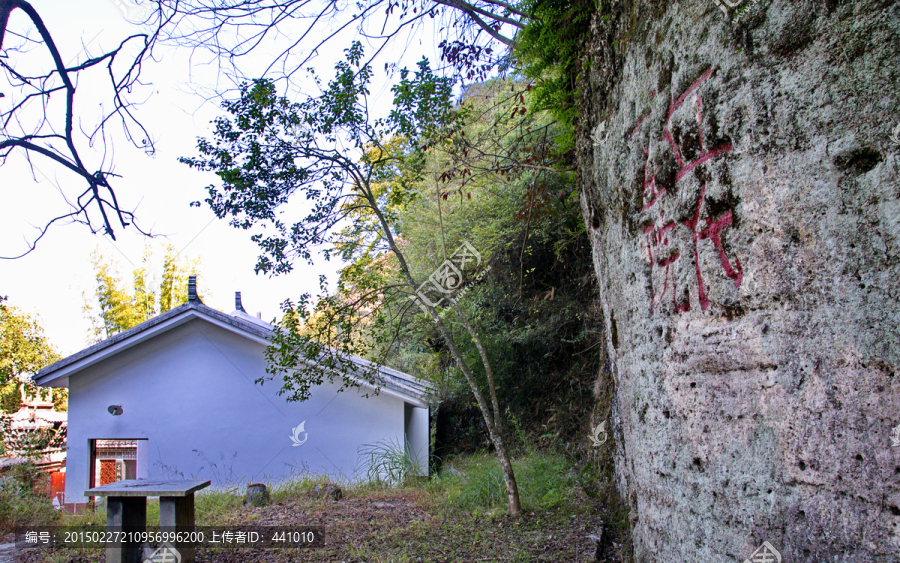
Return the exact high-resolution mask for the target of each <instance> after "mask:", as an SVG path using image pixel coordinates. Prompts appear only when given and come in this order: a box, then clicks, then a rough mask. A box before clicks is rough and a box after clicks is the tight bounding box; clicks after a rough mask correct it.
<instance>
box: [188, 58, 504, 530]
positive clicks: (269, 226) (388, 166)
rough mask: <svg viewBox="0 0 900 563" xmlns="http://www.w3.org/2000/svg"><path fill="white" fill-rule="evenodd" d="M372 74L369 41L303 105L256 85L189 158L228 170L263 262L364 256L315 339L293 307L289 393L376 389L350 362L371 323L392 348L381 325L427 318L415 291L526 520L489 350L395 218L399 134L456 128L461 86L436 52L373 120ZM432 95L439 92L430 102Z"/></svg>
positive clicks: (277, 366)
mask: <svg viewBox="0 0 900 563" xmlns="http://www.w3.org/2000/svg"><path fill="white" fill-rule="evenodd" d="M371 76H372V70H371V67H370V66H369V65H368V64H366V63H365V62H364V57H363V49H362V46H361V44H359V43H354V44H353V45H352V46H351V47H350V48H349V49H347V50H346V60H344V61H341V62H339V63H338V64H337V65H336V74H335V77H334V79H332V80H331V81H330V82H329V83H328V84H327V86H325V87H324V89H323V92H322V94H321V95H320V96H317V97H310V98H308V99H306V100H304V101H302V102H295V103H292V102H290V101H289V100H287V99H286V98H284V97H278V96H277V95H276V92H275V86H274V84H273V83H272V82H271V81H270V80H265V79H258V80H255V81H254V82H253V84H252V85H250V84H246V85H244V86H243V87H242V89H241V95H240V98H239V99H237V100H234V101H226V102H224V103H223V107H224V108H225V110H226V111H227V112H228V113H229V114H230V117H224V116H223V117H219V118H217V119H216V120H215V140H214V141H212V142H210V141H208V140H206V139H201V140H200V141H199V142H198V149H199V151H200V153H201V155H202V156H200V157H194V158H183V159H182V161H183V162H185V163H187V164H188V165H190V166H191V167H193V168H197V169H200V170H206V171H213V172H215V173H216V174H217V175H218V177H219V179H220V180H221V182H222V185H221V187H219V186H215V185H211V186H209V187H208V192H209V197H208V198H207V199H206V202H207V203H208V204H209V206H210V207H211V208H212V210H213V212H214V213H215V214H216V215H217V216H218V217H219V218H225V217H230V222H231V224H232V225H233V226H236V227H239V228H243V229H250V228H254V227H257V228H258V227H264V229H263V232H257V233H255V234H254V235H253V237H252V238H253V240H255V241H256V242H257V244H259V246H260V248H261V249H262V251H263V253H262V254H261V256H260V258H259V261H258V263H257V266H256V269H257V271H261V272H271V273H276V274H277V273H282V272H287V271H290V270H291V269H292V268H293V263H294V261H295V260H296V259H297V258H304V259H306V260H307V261H312V250H313V249H314V248H324V252H325V255H326V257H328V256H331V255H333V254H334V253H339V254H340V255H341V257H343V258H345V259H347V258H350V259H352V260H353V261H354V262H355V264H354V265H353V266H352V267H354V268H356V275H354V276H352V277H347V276H344V275H342V276H341V280H340V281H339V287H338V291H337V293H338V296H339V298H332V297H329V296H323V298H322V299H321V300H320V301H319V305H317V307H316V312H318V313H319V314H320V316H319V318H318V319H317V321H318V323H319V324H320V325H321V326H324V327H325V330H322V331H319V332H318V334H317V335H316V337H315V338H309V337H307V336H304V335H303V334H301V331H300V327H301V324H302V322H303V321H304V320H305V319H306V318H308V317H309V316H310V311H309V305H310V303H311V298H310V296H309V295H304V296H303V297H302V298H301V299H300V302H299V303H298V304H297V305H295V304H294V303H292V302H291V301H286V302H285V303H284V305H283V310H284V312H285V315H284V317H283V320H282V321H281V323H280V325H279V328H280V329H281V330H279V331H278V332H277V333H276V337H275V338H274V340H273V343H272V345H271V346H270V347H269V348H268V349H267V352H266V357H267V361H268V368H267V371H268V372H269V374H270V376H271V377H272V378H274V377H275V376H281V377H282V388H281V390H280V393H289V400H304V399H306V398H307V397H308V396H309V393H310V388H311V387H312V386H314V385H316V384H320V383H322V382H323V380H324V378H325V377H328V378H329V379H331V380H333V379H334V378H335V377H336V374H340V375H341V376H342V378H343V384H342V386H341V388H342V389H343V388H344V387H347V386H353V385H358V384H359V382H358V381H357V380H355V377H361V378H362V379H364V380H366V381H367V382H368V383H370V384H372V385H375V386H376V387H377V384H378V381H377V378H376V372H375V367H376V365H375V364H372V366H371V368H370V369H369V370H367V371H366V372H365V373H362V374H360V373H358V372H356V371H355V367H356V366H354V365H353V364H352V363H351V362H350V361H349V358H348V354H351V353H356V352H358V351H359V350H361V349H363V348H365V347H366V346H367V345H368V343H366V342H364V341H361V338H360V337H359V336H357V334H356V333H355V332H354V330H353V329H354V326H356V324H357V323H358V322H359V321H360V320H368V322H369V323H370V324H371V326H372V327H373V328H375V329H376V330H375V331H374V332H375V334H376V335H378V338H379V339H381V341H380V342H379V345H380V346H381V347H382V348H384V349H390V342H387V341H385V340H383V339H382V338H383V337H385V336H387V337H388V338H390V337H389V333H388V332H386V331H384V330H378V329H380V328H387V327H389V326H390V324H391V321H392V319H394V318H396V317H397V316H400V317H403V316H405V315H408V314H416V313H417V312H418V310H419V308H418V307H417V305H416V304H414V303H413V301H412V300H411V298H413V297H417V298H418V299H419V304H420V305H421V306H422V308H423V309H424V311H425V312H426V314H427V315H428V316H429V317H430V318H431V319H432V321H433V322H434V323H435V324H436V326H437V328H438V330H439V331H440V333H441V335H442V337H443V339H444V341H445V343H446V346H447V348H448V350H449V351H450V354H451V356H452V357H453V359H454V361H455V362H456V365H457V367H458V369H459V370H460V371H461V372H462V374H463V376H464V377H465V379H466V381H467V382H468V384H469V387H470V389H471V391H472V393H473V394H474V396H475V399H476V401H477V403H478V405H479V408H480V410H481V412H482V415H483V417H484V420H485V424H486V426H487V428H488V432H489V434H490V437H491V441H492V443H493V445H494V447H495V448H496V451H497V455H498V458H499V461H500V465H501V468H502V469H503V475H504V481H505V484H506V492H507V498H508V509H509V512H510V514H513V515H518V514H519V513H520V511H521V505H520V501H519V493H518V486H517V484H516V480H515V475H514V473H513V469H512V463H511V461H510V457H509V452H508V449H507V447H506V444H505V442H504V436H505V432H504V429H503V421H502V411H501V409H500V404H499V401H498V399H497V394H496V386H495V383H494V379H493V374H492V371H491V362H490V359H489V357H488V356H487V353H486V352H485V350H484V347H483V346H482V344H481V341H480V338H479V335H478V333H477V332H476V330H475V328H474V326H473V325H472V324H471V323H470V322H469V320H468V319H467V318H466V317H465V316H464V315H463V314H462V311H461V309H460V308H459V306H458V304H457V303H456V301H455V300H454V299H453V298H452V296H451V297H449V298H448V299H447V300H446V301H447V304H448V308H447V310H446V311H441V310H440V307H439V306H438V304H434V303H432V302H431V301H430V300H428V299H421V291H420V290H421V283H420V282H421V278H419V277H417V276H416V275H415V274H414V272H413V269H412V268H411V265H410V264H409V262H408V261H407V259H406V255H405V252H404V250H403V244H402V241H401V240H400V239H399V235H400V232H399V229H400V225H399V224H398V222H397V221H396V218H397V216H396V214H395V210H396V208H398V207H400V206H401V205H402V202H404V201H407V200H408V199H409V198H411V197H414V194H412V193H410V192H408V190H405V189H404V188H403V186H404V183H403V182H399V183H398V182H389V181H386V180H387V178H388V177H390V176H395V175H397V174H400V175H403V174H404V170H405V169H408V167H404V165H403V163H404V159H402V158H400V156H398V155H397V151H396V150H394V147H392V146H391V142H390V141H391V140H394V139H395V138H398V137H399V138H401V139H404V140H405V142H406V143H408V147H409V149H410V152H414V151H416V150H418V147H427V146H428V145H429V144H430V143H431V142H432V139H431V138H429V136H428V134H427V133H428V131H438V130H440V129H442V128H443V127H450V126H452V125H453V123H454V120H455V117H454V113H453V111H452V83H451V82H450V81H449V80H447V79H442V78H438V77H436V76H435V75H434V73H433V72H432V70H431V68H430V65H429V64H428V62H427V61H425V60H423V61H422V62H421V63H420V64H419V65H418V68H417V69H416V71H415V72H414V73H413V75H412V76H411V75H410V73H409V72H403V73H401V81H400V83H399V84H398V85H397V86H395V87H394V89H393V91H394V110H393V111H392V112H391V115H390V116H389V117H388V118H384V119H373V118H372V117H371V116H370V115H369V110H368V107H369V106H368V103H367V102H368V97H367V96H368V87H369V81H370V79H371ZM314 80H315V83H316V84H318V85H320V86H321V82H320V81H319V80H318V78H315V77H314ZM423 92H427V93H428V97H427V98H425V97H420V94H421V93H423ZM426 100H427V104H426V103H421V102H423V101H426ZM426 124H427V125H429V126H428V127H423V125H426ZM423 132H424V133H423ZM292 196H302V199H303V200H305V202H304V204H303V205H304V207H305V209H306V216H305V217H302V218H300V219H299V220H296V221H294V222H290V221H287V220H285V219H283V213H284V212H285V211H286V208H288V209H295V208H294V207H293V205H292V204H293V202H294V200H295V199H297V198H296V197H292ZM299 203H300V202H298V205H299ZM289 205H290V207H288V206H289ZM351 222H353V224H352V225H351ZM348 225H350V226H349V227H348ZM449 242H450V243H453V242H456V243H458V242H461V241H449ZM448 246H449V247H450V248H453V247H454V246H452V244H446V245H445V246H444V248H442V249H441V251H442V252H441V255H439V256H442V257H443V258H444V259H445V260H446V259H447V258H448V257H449V255H450V253H449V252H448V251H447V247H448ZM362 266H364V267H362ZM345 282H352V283H345ZM446 314H450V315H452V318H453V322H456V323H459V324H460V325H461V326H463V327H464V329H465V335H466V338H467V339H469V340H471V342H472V343H473V345H474V346H475V348H476V349H477V350H478V351H479V357H478V360H477V362H478V363H477V364H474V363H472V362H470V361H468V360H467V358H465V357H464V355H463V354H462V352H461V350H460V347H459V345H458V344H457V340H458V336H457V335H455V334H454V333H453V332H452V331H451V329H450V326H449V321H450V319H449V318H447V319H446V320H445V315H446ZM323 321H324V322H323ZM476 365H477V366H478V370H477V371H476V369H475V366H476ZM322 367H324V368H326V369H325V370H323V369H322ZM479 375H481V376H482V378H481V379H479V377H478V376H479Z"/></svg>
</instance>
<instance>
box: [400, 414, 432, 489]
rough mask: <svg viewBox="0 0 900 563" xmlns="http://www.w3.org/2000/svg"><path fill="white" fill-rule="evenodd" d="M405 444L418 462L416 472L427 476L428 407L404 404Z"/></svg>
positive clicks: (411, 455)
mask: <svg viewBox="0 0 900 563" xmlns="http://www.w3.org/2000/svg"><path fill="white" fill-rule="evenodd" d="M404 416H405V427H406V442H407V443H406V445H407V447H408V448H409V449H411V450H412V451H411V452H408V453H409V454H410V457H411V458H412V459H413V460H415V462H416V463H418V464H419V467H418V469H419V471H418V474H419V475H420V476H423V477H427V476H428V445H429V438H430V436H429V434H428V430H429V428H428V409H423V408H420V407H415V406H413V405H409V404H407V405H405V409H404Z"/></svg>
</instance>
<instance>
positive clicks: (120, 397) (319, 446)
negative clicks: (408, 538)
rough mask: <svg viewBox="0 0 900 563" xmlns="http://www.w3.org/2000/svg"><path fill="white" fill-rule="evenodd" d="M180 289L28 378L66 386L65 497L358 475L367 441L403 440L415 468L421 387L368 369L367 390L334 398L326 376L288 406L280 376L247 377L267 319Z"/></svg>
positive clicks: (422, 442)
mask: <svg viewBox="0 0 900 563" xmlns="http://www.w3.org/2000/svg"><path fill="white" fill-rule="evenodd" d="M192 281H193V280H192ZM189 293H190V299H189V301H188V302H187V303H185V304H184V305H181V306H179V307H177V308H175V309H172V310H170V311H167V312H166V313H163V314H161V315H159V316H157V317H154V318H153V319H151V320H149V321H147V322H145V323H142V324H140V325H138V326H136V327H134V328H132V329H130V330H128V331H125V332H123V333H120V334H117V335H115V336H113V337H111V338H108V339H106V340H104V341H103V342H100V343H98V344H95V345H94V346H91V347H89V348H86V349H85V350H82V351H81V352H78V353H76V354H74V355H72V356H69V357H68V358H65V359H64V360H61V361H59V362H57V363H55V364H53V365H51V366H48V367H47V368H45V369H43V370H41V371H40V372H39V373H38V374H37V375H36V376H35V377H34V381H35V383H37V384H38V385H41V386H48V387H68V389H69V411H68V436H67V445H68V452H67V459H66V483H65V487H66V491H65V493H66V494H65V496H66V498H65V501H66V503H81V502H85V501H86V500H87V499H85V497H84V491H85V490H86V489H88V488H91V487H93V486H98V485H101V484H105V483H107V482H111V481H114V480H120V479H130V478H137V479H142V478H150V479H163V478H170V479H171V478H184V479H191V478H193V479H201V478H202V479H212V481H213V485H214V486H215V485H223V484H234V483H248V482H266V481H269V482H277V481H278V480H281V479H283V478H285V477H288V476H291V475H295V474H299V473H303V472H310V473H313V474H327V475H329V476H330V477H332V478H334V479H340V480H350V481H353V480H357V479H360V478H363V477H365V473H366V458H365V456H364V455H361V448H364V446H365V445H367V444H376V443H393V444H397V445H401V447H402V445H403V444H407V443H408V444H409V447H410V448H411V449H412V450H413V451H412V452H410V453H411V454H412V455H413V456H414V457H415V458H416V459H418V460H421V461H422V463H421V464H420V473H421V474H423V475H424V474H427V471H428V464H427V459H428V453H429V452H428V436H429V433H428V404H427V403H426V398H425V393H426V391H427V389H426V384H425V383H423V382H422V381H421V380H418V379H417V378H415V377H413V376H410V375H407V374H404V373H401V372H398V371H396V370H392V369H388V368H380V369H379V371H378V374H379V377H380V379H381V383H380V393H379V394H378V395H372V394H371V391H372V389H371V387H367V386H365V385H363V386H362V387H361V388H350V389H347V390H345V391H344V392H341V393H338V392H337V391H338V388H339V385H340V383H341V377H340V375H338V376H337V377H336V378H335V382H334V383H333V384H332V383H328V380H327V379H326V380H325V383H323V384H322V385H320V386H317V387H314V388H313V389H312V390H311V398H310V399H309V400H308V401H304V402H291V403H289V402H287V401H286V399H285V397H286V395H285V396H282V397H279V396H278V393H277V391H278V390H279V388H280V387H281V382H280V381H278V380H274V381H267V382H265V383H264V384H263V385H259V384H256V383H254V381H255V380H257V379H258V378H260V377H263V376H265V375H266V374H265V358H264V356H263V352H264V350H265V348H266V346H267V344H268V339H269V337H270V336H271V335H272V326H271V325H269V324H268V323H265V322H263V321H261V320H259V319H257V318H255V317H252V316H250V315H248V314H247V313H246V312H244V310H243V307H241V304H240V294H237V297H236V300H235V301H236V308H237V310H235V311H234V312H232V313H231V314H230V315H229V314H225V313H222V312H220V311H217V310H215V309H212V308H211V307H208V306H206V305H204V304H203V303H202V302H201V301H200V299H199V298H198V297H197V295H196V289H195V288H194V286H193V285H191V288H190V291H189ZM354 362H355V363H356V364H357V365H359V366H360V367H361V368H362V367H364V366H367V365H369V364H368V362H366V361H365V360H363V359H361V358H354ZM366 393H369V397H368V398H365V397H363V395H364V394H366ZM118 413H121V414H118Z"/></svg>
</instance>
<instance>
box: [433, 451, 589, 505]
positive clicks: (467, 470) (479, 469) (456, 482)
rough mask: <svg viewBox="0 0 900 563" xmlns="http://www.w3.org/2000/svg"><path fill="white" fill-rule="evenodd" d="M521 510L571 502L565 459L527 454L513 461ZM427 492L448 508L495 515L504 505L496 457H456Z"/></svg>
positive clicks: (568, 474)
mask: <svg viewBox="0 0 900 563" xmlns="http://www.w3.org/2000/svg"><path fill="white" fill-rule="evenodd" d="M513 470H514V472H515V475H516V483H517V484H518V485H519V498H520V500H521V502H522V509H523V510H529V511H541V510H550V509H555V508H558V507H560V506H563V505H565V504H566V503H567V502H568V501H570V500H572V496H573V495H572V487H573V486H574V485H575V481H574V478H573V476H572V474H571V469H570V467H569V466H568V464H567V463H566V461H565V458H563V457H561V456H556V455H547V454H539V453H535V452H530V453H528V454H527V455H525V456H524V457H521V458H519V459H517V460H514V461H513ZM428 489H429V492H430V493H431V494H432V495H433V496H434V497H435V498H436V499H438V500H439V501H443V503H444V504H445V505H446V506H447V507H449V508H452V509H457V510H464V511H482V512H492V513H497V512H498V511H499V510H505V509H506V504H507V498H506V486H505V484H504V482H503V473H502V471H501V469H500V464H499V462H498V461H497V458H496V456H493V455H490V454H475V455H472V456H467V457H464V458H457V459H456V460H454V461H453V462H451V463H448V464H447V465H446V469H445V470H444V471H443V472H442V473H441V475H439V476H438V477H436V478H435V479H432V481H431V482H430V483H429V485H428Z"/></svg>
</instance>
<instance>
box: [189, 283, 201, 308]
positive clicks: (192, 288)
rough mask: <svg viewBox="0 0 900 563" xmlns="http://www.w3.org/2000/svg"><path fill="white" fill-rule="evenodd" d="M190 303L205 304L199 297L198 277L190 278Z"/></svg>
mask: <svg viewBox="0 0 900 563" xmlns="http://www.w3.org/2000/svg"><path fill="white" fill-rule="evenodd" d="M188 303H200V304H201V305H202V304H203V301H200V297H198V296H197V276H188Z"/></svg>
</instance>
